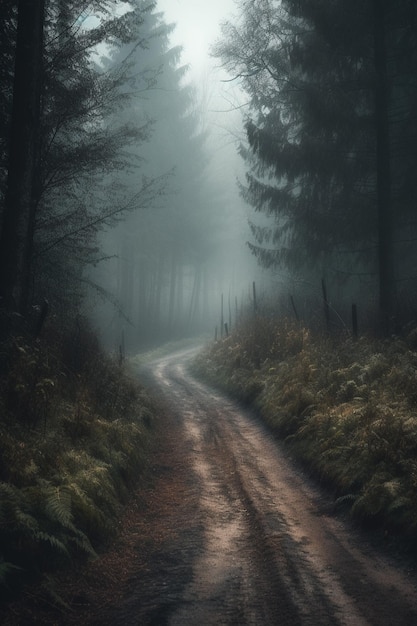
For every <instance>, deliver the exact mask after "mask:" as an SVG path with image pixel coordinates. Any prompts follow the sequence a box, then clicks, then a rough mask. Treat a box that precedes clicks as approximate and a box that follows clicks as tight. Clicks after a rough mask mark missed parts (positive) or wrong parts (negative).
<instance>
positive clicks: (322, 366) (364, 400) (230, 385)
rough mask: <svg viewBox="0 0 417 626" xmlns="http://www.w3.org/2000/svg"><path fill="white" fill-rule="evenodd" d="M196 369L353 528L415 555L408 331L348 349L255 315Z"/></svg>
mask: <svg viewBox="0 0 417 626" xmlns="http://www.w3.org/2000/svg"><path fill="white" fill-rule="evenodd" d="M194 368H195V371H196V373H198V374H200V375H201V376H202V377H204V378H205V379H208V380H209V381H210V382H212V383H214V384H215V385H217V386H220V387H221V388H223V389H225V390H226V391H228V392H231V393H232V394H233V395H234V396H235V397H237V398H239V399H240V400H242V401H244V402H247V403H248V404H250V405H251V406H253V407H255V408H256V409H257V411H258V413H259V415H260V416H261V418H262V419H263V420H264V421H265V422H266V423H267V424H268V425H269V426H270V427H271V429H272V430H273V431H274V432H275V433H276V435H277V436H278V437H280V438H281V439H285V441H286V443H287V445H288V446H290V448H291V450H292V452H293V453H294V454H295V455H296V456H297V457H298V458H299V459H300V460H302V461H303V462H304V463H305V464H307V465H308V466H309V467H310V468H311V470H312V471H313V472H314V473H315V474H316V475H317V476H318V477H319V478H320V479H321V480H322V481H323V482H324V483H325V484H326V485H327V486H328V487H330V488H331V489H333V491H334V493H335V494H336V498H337V502H338V503H339V504H341V505H342V504H343V505H346V506H348V507H349V508H350V511H351V513H352V515H353V516H354V517H355V518H356V519H360V520H361V522H362V523H365V524H366V525H371V526H372V527H380V528H383V529H384V530H385V532H388V533H396V534H399V533H401V534H402V535H404V536H405V537H406V538H407V540H408V542H409V545H413V547H414V548H416V547H417V332H416V331H415V330H413V331H410V332H409V333H408V334H407V335H406V336H405V337H404V338H401V339H400V338H391V339H388V340H376V339H369V338H360V339H358V340H357V341H355V340H353V339H352V338H350V337H337V338H332V337H329V336H318V335H313V334H312V333H311V332H310V331H309V330H308V329H307V328H305V327H303V326H302V325H300V324H298V323H295V322H292V321H290V320H288V319H274V318H268V317H261V316H258V317H257V319H256V320H251V321H248V322H247V323H245V324H241V325H240V326H239V327H238V328H237V329H236V330H235V331H234V332H233V333H232V334H231V335H230V336H228V337H226V338H224V339H222V340H220V341H217V342H214V343H212V344H210V345H208V346H207V347H206V348H205V350H204V351H203V352H202V353H201V354H200V355H199V356H198V357H197V359H196V360H195V363H194Z"/></svg>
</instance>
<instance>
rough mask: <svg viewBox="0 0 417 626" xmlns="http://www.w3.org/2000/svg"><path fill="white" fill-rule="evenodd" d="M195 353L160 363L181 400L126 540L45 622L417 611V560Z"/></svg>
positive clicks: (251, 619) (377, 624) (272, 621)
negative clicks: (311, 472)
mask: <svg viewBox="0 0 417 626" xmlns="http://www.w3.org/2000/svg"><path fill="white" fill-rule="evenodd" d="M192 355H193V353H192V351H184V352H182V353H176V354H174V355H171V356H169V357H167V358H164V359H161V360H159V361H157V362H155V363H153V364H152V366H151V367H150V368H149V369H148V371H147V373H146V376H147V378H148V381H149V384H150V385H152V387H153V388H154V390H156V392H157V394H158V395H159V396H160V398H161V402H162V403H163V405H165V406H166V407H168V408H167V412H166V420H165V422H164V423H165V424H166V429H165V431H164V432H163V433H162V437H161V442H162V443H161V447H160V448H159V449H158V454H157V456H156V457H155V464H154V467H153V474H154V479H153V487H152V488H149V489H148V490H147V491H146V492H145V493H143V492H138V494H136V498H133V499H132V504H131V507H130V508H129V509H128V510H127V512H126V516H125V519H124V521H123V527H122V530H121V533H120V537H119V540H118V543H117V545H115V546H114V547H113V549H112V550H110V551H109V552H108V553H106V554H104V555H102V556H101V557H100V558H99V559H98V560H97V561H95V562H94V563H93V564H92V565H91V566H90V567H89V569H88V570H87V572H84V573H83V574H82V576H81V578H80V580H79V581H78V583H77V584H75V583H74V582H69V583H64V582H63V590H64V592H63V593H64V595H65V596H66V598H67V601H68V602H69V604H71V606H72V609H71V612H70V613H65V614H64V613H62V614H61V616H60V617H59V619H56V621H53V620H52V619H51V621H47V620H45V619H43V620H42V623H44V624H46V623H56V624H75V623H77V624H90V625H92V624H101V625H105V624H108V625H113V624H114V625H116V624H123V625H137V626H152V625H153V626H163V625H169V626H210V625H216V626H218V625H240V626H243V625H254V626H258V625H259V626H268V625H274V626H277V625H280V626H287V625H288V626H304V625H311V626H330V625H331V626H337V625H346V626H364V625H374V626H388V625H390V626H412V625H413V626H414V625H416V624H417V579H416V575H415V573H414V572H412V571H409V572H407V571H406V570H405V569H404V568H403V569H401V568H399V567H395V566H394V565H393V563H391V562H390V561H389V560H388V559H385V558H383V557H382V556H381V555H379V554H378V553H376V552H375V551H374V549H373V548H372V546H371V545H369V544H368V543H366V542H365V541H364V540H363V538H360V537H358V536H356V534H355V533H354V532H352V531H351V530H350V529H349V528H348V527H346V526H345V525H344V523H343V522H342V521H341V520H340V519H338V518H336V517H334V516H333V515H332V511H331V506H329V502H328V500H327V497H326V496H325V495H323V494H322V493H321V492H320V491H319V490H318V489H317V488H315V487H314V486H313V485H312V484H311V482H310V481H309V480H308V479H307V478H306V477H305V476H303V474H302V472H301V471H300V470H299V469H296V468H295V467H294V466H293V464H292V463H291V460H289V459H288V457H287V455H286V453H285V452H284V451H282V450H281V448H280V447H279V445H277V443H276V442H275V441H274V440H273V439H272V438H271V436H270V435H269V434H268V432H267V431H266V430H265V429H264V428H263V427H262V425H260V424H259V423H258V421H257V420H256V419H254V418H253V417H252V416H251V415H250V413H246V412H245V411H244V410H243V409H242V408H241V407H239V406H238V405H236V404H235V403H233V402H231V401H230V400H228V399H227V398H225V397H224V396H222V395H221V394H220V393H216V392H213V391H212V390H211V389H209V388H208V387H206V386H205V385H203V384H201V383H199V382H197V381H196V380H194V379H193V378H192V377H190V375H189V374H187V372H186V364H187V361H188V360H189V359H190V358H191V357H192ZM65 584H67V586H65Z"/></svg>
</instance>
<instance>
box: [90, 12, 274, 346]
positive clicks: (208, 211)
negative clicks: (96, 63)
mask: <svg viewBox="0 0 417 626" xmlns="http://www.w3.org/2000/svg"><path fill="white" fill-rule="evenodd" d="M145 30H147V33H146V34H149V33H152V34H156V35H157V36H156V37H154V38H153V39H151V41H150V42H148V43H147V45H146V47H137V45H136V44H135V43H134V44H129V45H127V46H124V47H122V48H121V49H118V50H112V51H106V54H105V55H104V57H105V58H103V59H102V60H101V63H102V64H103V65H104V67H105V68H106V69H112V68H117V67H123V65H126V64H127V63H128V65H129V72H128V74H129V80H128V81H126V84H124V85H123V87H122V89H126V90H127V91H129V93H130V100H129V104H128V105H127V106H125V107H124V108H123V109H122V110H121V112H120V115H118V116H117V118H116V119H115V120H114V121H113V122H112V121H110V127H111V128H112V129H113V127H112V123H114V124H120V123H121V122H123V123H125V124H131V125H133V126H134V127H139V128H141V129H142V133H141V134H139V136H138V139H137V141H135V142H134V143H133V144H132V145H131V146H130V148H129V156H130V163H131V167H130V169H129V170H125V171H123V173H122V174H120V175H118V176H116V177H115V176H114V173H112V181H111V185H110V186H111V187H113V188H117V189H120V190H122V195H123V198H124V202H126V203H127V204H129V203H130V204H131V205H132V206H131V209H130V210H129V211H128V212H127V213H125V214H123V218H122V219H120V220H118V221H117V223H116V224H114V223H112V224H111V227H109V228H108V229H107V230H106V231H105V232H104V233H103V234H102V235H101V238H100V241H99V244H100V248H102V255H103V258H104V260H103V261H102V262H101V263H99V264H98V265H97V267H96V268H95V269H94V270H93V271H92V272H90V274H89V280H90V281H91V283H92V284H93V285H95V286H96V288H95V294H96V298H95V299H93V301H92V302H91V304H90V306H91V307H92V316H93V318H94V320H95V323H96V324H97V325H98V328H99V331H100V334H101V337H102V340H103V342H104V344H105V345H106V346H107V347H108V348H110V349H114V348H116V347H117V346H119V345H121V344H124V346H125V349H126V350H127V351H136V350H140V349H143V348H147V347H149V346H152V345H156V344H158V343H160V342H163V341H168V340H172V339H178V338H182V337H189V336H193V335H205V336H210V337H211V336H214V334H215V332H216V329H217V332H218V333H219V335H220V334H221V333H222V332H223V330H224V328H221V327H220V324H221V301H222V298H223V303H224V304H223V307H224V310H223V314H224V320H225V321H228V325H229V326H230V324H231V323H232V324H233V323H234V322H235V321H236V318H237V316H238V315H239V314H240V312H241V311H242V309H243V308H244V307H245V306H247V305H248V303H249V300H250V297H251V293H252V283H253V281H255V282H256V283H257V285H258V290H259V292H262V289H263V283H264V282H265V281H268V280H269V278H268V276H267V274H266V273H265V272H263V271H262V270H261V269H260V268H259V267H258V265H257V263H256V260H255V259H254V258H253V256H252V255H251V253H250V251H249V249H248V247H247V245H246V242H247V240H248V239H249V237H250V232H249V227H248V216H249V212H250V211H249V207H248V206H246V205H245V203H244V201H243V200H242V198H241V196H240V194H239V187H238V181H239V180H243V178H244V170H243V164H242V160H241V158H240V156H239V154H238V144H239V141H240V140H241V138H242V135H243V125H242V107H241V104H242V96H241V95H240V94H239V92H238V91H236V86H235V85H234V84H232V83H230V84H229V83H228V82H224V81H225V78H227V76H226V75H225V73H224V72H222V70H221V69H220V68H218V67H216V65H215V62H214V60H212V59H210V57H208V56H207V54H206V52H207V51H204V59H202V57H201V56H200V57H199V68H198V70H199V71H196V68H195V67H194V69H193V68H192V65H190V63H188V62H187V58H185V59H184V54H185V48H184V50H182V49H180V48H179V46H178V45H177V44H178V43H180V42H179V41H178V37H177V36H176V35H175V32H176V31H175V30H173V31H171V33H169V32H168V30H169V29H168V28H167V26H166V19H165V17H164V16H162V15H161V14H160V13H158V11H156V12H154V13H153V14H152V15H151V16H149V19H148V23H147V24H145ZM183 32H184V31H183ZM214 36H215V32H214V31H213V37H214ZM188 54H190V48H188ZM126 60H127V61H126ZM132 91H133V93H134V94H135V95H134V97H131V93H132ZM239 98H240V99H239ZM132 198H134V200H133V201H132ZM119 201H120V200H119Z"/></svg>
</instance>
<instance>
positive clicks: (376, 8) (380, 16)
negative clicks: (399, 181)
mask: <svg viewBox="0 0 417 626" xmlns="http://www.w3.org/2000/svg"><path fill="white" fill-rule="evenodd" d="M385 5H386V3H385V0H373V12H374V55H375V59H374V64H375V125H376V168H377V170H376V173H377V211H378V213H377V214H378V266H379V306H380V312H381V318H382V324H383V329H384V331H385V332H388V330H389V327H390V325H391V320H392V316H393V314H394V299H395V275H394V251H393V233H392V210H391V165H390V139H389V121H388V77H387V53H386V31H385V22H386V16H385Z"/></svg>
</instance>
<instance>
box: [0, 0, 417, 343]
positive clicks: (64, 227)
mask: <svg viewBox="0 0 417 626" xmlns="http://www.w3.org/2000/svg"><path fill="white" fill-rule="evenodd" d="M236 6H237V12H238V13H237V17H236V19H235V20H234V21H233V22H229V23H225V24H224V26H223V31H222V33H223V34H222V39H221V40H220V41H219V42H217V44H215V45H214V47H213V53H214V55H215V56H216V57H217V58H218V59H220V60H221V62H222V63H223V65H224V67H225V68H226V69H227V70H228V72H229V74H230V77H231V81H235V82H237V83H238V84H239V86H240V87H241V89H242V93H243V94H244V96H243V97H244V98H245V99H246V101H247V102H248V106H247V107H246V108H245V107H243V108H242V110H243V111H244V113H243V115H244V119H243V123H242V130H243V131H244V132H243V133H242V139H241V142H240V146H239V148H238V152H239V153H240V157H243V163H244V166H245V168H246V178H245V177H242V180H240V181H239V182H238V184H236V181H235V176H234V174H233V164H231V163H227V162H225V163H224V167H221V176H219V174H218V172H219V168H218V167H217V169H216V167H213V162H216V160H217V162H220V163H221V158H222V157H221V155H220V154H219V153H220V152H221V151H220V150H218V151H216V149H215V148H214V149H213V142H211V143H210V142H209V135H210V133H209V128H208V125H207V119H206V117H205V114H204V113H205V112H204V107H203V106H202V104H201V103H199V99H198V91H197V90H195V89H194V88H193V87H192V85H190V84H189V83H188V82H187V80H186V76H187V68H186V67H184V66H183V65H181V51H180V49H179V48H172V47H170V42H169V35H170V32H171V31H172V29H173V28H174V26H173V25H169V24H167V23H166V22H165V20H164V16H163V14H162V13H160V12H158V7H157V4H156V3H154V2H147V1H143V0H134V1H133V0H132V1H131V2H129V3H120V2H117V1H116V0H104V1H100V2H98V1H97V2H94V1H93V2H88V3H87V2H85V1H83V0H74V2H70V3H68V2H64V1H63V0H42V1H39V2H36V3H33V2H30V1H29V0H20V1H19V2H16V1H13V0H3V2H2V4H1V8H0V15H1V18H2V19H1V23H0V81H1V84H2V90H1V96H0V111H1V116H0V167H1V169H0V192H1V239H0V294H1V297H2V306H3V310H4V311H6V312H7V315H9V313H10V312H18V313H19V314H21V315H22V316H23V318H30V316H31V315H32V313H31V311H32V307H33V305H39V304H40V303H42V302H44V301H46V300H47V301H48V302H49V311H50V312H53V314H54V315H55V316H56V317H57V319H59V320H60V323H62V324H63V325H65V323H66V322H69V321H70V320H71V319H74V317H75V316H76V315H77V314H78V312H79V311H80V310H84V311H85V310H86V311H87V312H88V313H89V315H90V316H91V317H92V318H94V320H95V321H96V323H97V324H98V326H99V327H100V329H101V333H102V336H103V339H104V341H105V343H106V345H108V346H110V347H115V345H117V344H118V343H120V341H121V337H122V335H123V337H124V341H125V342H126V343H127V344H128V345H129V346H130V348H131V349H140V348H141V347H144V346H145V345H149V344H152V343H156V342H159V341H162V340H166V339H171V338H174V337H180V336H184V335H190V334H193V333H199V332H202V331H206V332H207V333H209V334H210V335H211V334H212V333H214V328H215V326H216V325H218V324H219V323H221V318H220V315H221V313H220V302H221V298H223V302H224V306H226V303H229V302H231V303H232V305H231V306H232V307H233V308H235V306H236V303H238V306H237V308H239V307H241V306H242V305H243V304H244V303H247V302H248V299H249V297H250V294H251V289H252V282H253V280H255V279H256V280H257V281H261V282H263V285H264V289H262V286H261V285H260V284H259V283H257V284H258V285H259V287H260V288H258V297H259V298H260V299H262V295H261V294H262V291H264V293H268V295H269V297H271V298H273V299H274V300H278V301H280V302H281V310H282V311H284V312H289V313H290V314H293V313H294V312H295V313H296V315H299V314H300V313H301V315H302V316H304V317H306V318H310V319H311V317H312V313H313V314H316V312H317V310H318V309H319V307H320V306H321V300H322V293H323V291H322V286H325V288H326V293H327V295H326V306H328V305H331V306H329V308H328V311H329V310H330V311H333V312H334V314H333V315H332V314H330V317H332V320H331V321H332V323H335V324H337V325H342V326H343V324H344V323H346V319H347V314H346V311H350V307H351V304H352V303H353V302H355V304H357V306H358V311H359V317H360V319H361V320H364V318H365V317H366V319H367V323H368V324H369V325H371V326H373V327H374V328H375V327H378V328H380V329H382V331H383V332H391V331H392V330H394V329H395V328H396V325H397V324H403V323H406V322H408V321H409V320H411V319H412V318H413V317H414V316H415V311H414V309H415V306H416V302H415V289H414V284H415V276H416V274H417V272H416V269H417V268H416V261H417V258H416V253H415V240H416V220H415V217H414V211H415V201H416V195H417V193H416V191H417V190H416V176H415V171H416V165H417V154H416V149H415V146H416V135H417V120H416V116H415V110H416V101H417V78H416V76H417V72H416V63H417V47H416V36H415V32H416V19H417V18H416V8H415V4H414V2H412V1H411V0H401V2H393V1H391V0H384V1H381V2H378V1H376V0H375V1H372V0H368V1H367V2H358V1H355V2H351V1H350V2H347V0H337V1H336V2H332V3H328V2H324V1H323V2H321V1H312V0H311V1H308V2H304V3H299V2H294V1H284V0H283V1H280V2H278V1H268V0H251V1H250V2H248V1H238V2H237V3H236ZM237 190H238V191H239V192H240V196H239V194H238V192H237ZM249 209H254V211H252V217H251V218H250V227H251V235H249V234H248V235H247V234H246V232H245V215H246V213H247V212H248V210H249ZM248 232H249V231H248ZM248 237H251V240H250V241H249V248H248V247H247V246H246V239H247V238H248ZM250 252H252V253H253V254H252V255H251V254H250ZM255 259H256V260H257V261H258V262H259V268H264V269H266V270H268V272H264V273H263V274H260V272H261V269H259V270H256V269H255V263H254V261H255ZM252 260H253V262H252ZM259 276H262V278H261V279H260V278H259ZM283 303H285V304H284V305H283ZM227 306H229V305H227ZM274 306H276V305H274ZM223 314H224V315H226V313H224V312H223ZM7 315H6V318H7ZM6 318H5V319H6Z"/></svg>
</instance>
